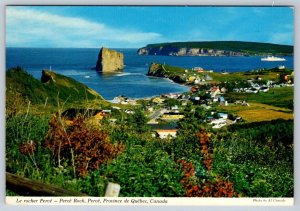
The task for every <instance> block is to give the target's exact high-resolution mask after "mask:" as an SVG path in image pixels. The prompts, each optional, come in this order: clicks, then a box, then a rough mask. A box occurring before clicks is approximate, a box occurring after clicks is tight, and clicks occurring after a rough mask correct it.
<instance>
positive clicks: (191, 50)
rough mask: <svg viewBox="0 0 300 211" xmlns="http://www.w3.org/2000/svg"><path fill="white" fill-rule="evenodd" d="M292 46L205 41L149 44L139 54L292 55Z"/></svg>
mask: <svg viewBox="0 0 300 211" xmlns="http://www.w3.org/2000/svg"><path fill="white" fill-rule="evenodd" d="M293 51H294V47H293V46H290V45H278V44H271V43H259V42H242V41H207V42H173V43H157V44H149V45H147V46H146V47H143V48H140V49H139V50H138V53H139V54H140V55H173V56H184V55H191V56H195V55H214V56H215V55H267V54H273V55H292V54H293Z"/></svg>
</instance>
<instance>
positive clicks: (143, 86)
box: [6, 48, 294, 100]
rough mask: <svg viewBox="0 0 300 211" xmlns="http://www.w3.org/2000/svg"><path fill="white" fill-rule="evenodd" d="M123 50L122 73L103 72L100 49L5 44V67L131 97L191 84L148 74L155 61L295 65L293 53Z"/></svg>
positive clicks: (238, 66)
mask: <svg viewBox="0 0 300 211" xmlns="http://www.w3.org/2000/svg"><path fill="white" fill-rule="evenodd" d="M117 50H118V51H121V52H123V53H124V63H125V65H126V66H125V69H124V71H123V72H122V73H117V74H102V73H99V72H96V71H95V70H92V69H91V68H93V67H95V65H96V61H97V57H98V53H99V49H94V48H93V49H92V48H80V49H79V48H76V49H74V48H68V49H64V48H54V49H53V48H6V69H9V68H11V67H16V66H21V67H23V68H25V69H26V71H27V72H29V73H30V74H32V75H33V76H34V77H35V78H37V79H40V77H41V72H42V70H43V69H49V68H50V66H51V69H52V70H53V71H55V72H57V73H60V74H63V75H66V76H69V77H72V78H74V79H76V80H77V81H79V82H82V83H84V84H86V85H87V86H89V87H90V88H92V89H94V90H96V91H97V92H99V93H100V94H101V95H102V96H103V97H104V98H105V99H107V100H112V99H113V98H114V97H116V96H120V95H125V96H127V97H131V98H143V97H151V96H155V95H160V94H166V93H178V92H184V91H187V90H188V89H189V88H188V87H185V86H181V85H178V84H175V83H173V82H171V81H170V80H167V79H162V78H153V77H147V76H146V73H147V72H148V68H149V65H150V64H151V63H152V62H158V63H165V64H168V65H173V66H179V67H184V68H192V67H203V68H205V69H209V70H214V71H215V72H220V71H223V70H225V71H228V72H238V71H247V70H252V69H259V68H272V67H276V66H279V65H284V66H286V67H288V68H291V69H293V62H294V60H293V57H285V58H286V61H282V62H263V61H261V57H259V56H250V57H189V56H184V57H172V56H139V55H137V53H136V52H137V49H117Z"/></svg>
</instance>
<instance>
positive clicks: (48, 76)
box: [6, 67, 103, 105]
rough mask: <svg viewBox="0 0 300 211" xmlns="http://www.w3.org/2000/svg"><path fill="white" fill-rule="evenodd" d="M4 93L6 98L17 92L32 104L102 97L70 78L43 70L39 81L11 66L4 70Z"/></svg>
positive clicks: (78, 100) (79, 100)
mask: <svg viewBox="0 0 300 211" xmlns="http://www.w3.org/2000/svg"><path fill="white" fill-rule="evenodd" d="M6 93H7V100H8V99H9V97H12V96H10V95H12V93H18V94H19V95H21V96H22V98H23V99H26V100H30V101H31V103H32V104H42V103H45V101H47V103H49V104H53V105H56V104H57V100H58V99H59V100H60V101H63V102H65V101H67V102H73V103H74V102H81V101H83V100H94V99H101V100H102V99H103V98H102V97H101V96H100V95H99V94H98V93H97V92H95V91H94V90H92V89H90V88H89V87H87V86H86V85H84V84H82V83H79V82H77V81H76V80H74V79H72V78H69V77H66V76H63V75H60V74H57V73H55V72H52V71H48V70H43V74H42V79H41V81H39V80H37V79H35V78H34V77H33V76H31V75H30V74H28V73H27V72H26V71H25V70H24V69H22V68H20V67H17V68H11V69H9V70H8V71H7V72H6Z"/></svg>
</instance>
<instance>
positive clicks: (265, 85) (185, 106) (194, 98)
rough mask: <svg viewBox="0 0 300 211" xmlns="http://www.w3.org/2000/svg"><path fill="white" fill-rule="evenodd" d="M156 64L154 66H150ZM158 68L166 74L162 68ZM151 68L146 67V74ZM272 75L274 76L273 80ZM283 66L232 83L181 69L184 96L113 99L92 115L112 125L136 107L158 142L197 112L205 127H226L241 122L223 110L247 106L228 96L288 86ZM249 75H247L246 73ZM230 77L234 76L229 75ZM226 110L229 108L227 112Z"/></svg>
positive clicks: (206, 72) (200, 71) (211, 74)
mask: <svg viewBox="0 0 300 211" xmlns="http://www.w3.org/2000/svg"><path fill="white" fill-rule="evenodd" d="M154 65H157V64H154ZM162 68H163V69H164V70H165V71H166V69H165V68H164V66H163V65H162ZM150 71H151V67H150V68H149V72H150ZM266 71H267V72H268V71H269V73H272V77H271V78H272V80H271V79H269V77H264V75H261V74H260V73H262V72H264V73H265V72H266ZM274 72H276V74H275V75H276V77H275V78H274V77H273V75H274ZM288 72H290V74H287V71H286V68H285V67H284V66H278V67H277V68H274V69H273V70H264V69H262V70H255V71H250V72H249V75H250V76H251V77H249V76H248V77H245V78H244V80H237V81H232V80H230V77H231V75H232V74H229V73H228V72H222V73H214V71H213V70H204V69H203V68H201V67H194V68H191V69H184V73H182V75H181V76H180V77H181V83H182V84H184V85H186V86H189V87H190V91H189V92H186V93H168V94H162V95H160V96H156V97H152V98H145V99H131V98H128V97H126V96H118V97H115V98H114V99H113V100H112V101H110V102H111V103H112V105H113V106H112V107H111V109H104V110H101V111H99V113H97V114H96V113H95V114H94V115H95V116H97V115H98V117H100V118H98V120H102V119H103V118H109V121H110V122H111V123H112V124H115V122H117V121H118V119H117V118H115V116H114V113H118V114H119V113H123V114H122V115H121V116H122V118H124V115H125V116H130V115H134V114H135V109H136V108H141V109H142V111H143V113H144V114H145V115H146V117H147V119H148V121H147V125H148V126H149V127H150V128H152V131H153V133H152V136H153V137H158V138H160V139H172V138H175V137H176V134H177V123H178V121H180V120H181V119H183V118H185V113H186V112H190V113H195V112H196V110H198V111H199V110H201V112H202V113H203V115H202V116H201V117H200V118H202V119H201V121H202V122H203V124H205V125H206V126H207V127H210V128H211V129H213V130H218V129H221V128H223V127H226V126H228V125H232V124H235V123H236V122H239V121H244V120H243V118H242V117H241V116H238V115H237V114H235V113H232V112H231V113H228V112H227V111H226V110H227V109H226V108H229V107H230V108H232V107H235V106H236V107H245V109H247V107H251V104H252V103H250V102H248V101H247V100H240V99H235V100H233V99H232V98H230V97H228V94H230V93H246V94H252V95H254V96H255V95H260V94H261V93H267V92H270V90H272V89H274V88H275V89H276V88H281V87H292V86H294V84H293V78H294V72H293V71H292V72H291V71H288ZM250 73H251V74H250ZM216 74H217V75H218V77H220V75H221V76H224V78H227V79H229V80H228V81H222V82H220V81H216V80H215V79H214V75H216ZM233 74H234V73H233ZM160 77H161V76H160ZM229 110H230V109H229Z"/></svg>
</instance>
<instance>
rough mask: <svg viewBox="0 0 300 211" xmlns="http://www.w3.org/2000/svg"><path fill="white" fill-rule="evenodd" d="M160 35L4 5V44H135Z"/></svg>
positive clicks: (29, 45)
mask: <svg viewBox="0 0 300 211" xmlns="http://www.w3.org/2000/svg"><path fill="white" fill-rule="evenodd" d="M161 39H162V36H161V35H160V34H158V33H155V32H143V31H138V30H132V29H130V30H128V29H124V28H114V27H110V26H107V25H106V24H105V23H99V22H93V21H89V20H85V19H82V18H78V17H68V16H62V15H56V14H53V13H49V12H41V11H37V10H33V9H29V8H24V7H11V6H9V7H7V9H6V44H7V46H13V47H99V45H102V44H106V46H107V47H138V46H140V45H145V44H148V43H150V42H153V41H157V40H161Z"/></svg>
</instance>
